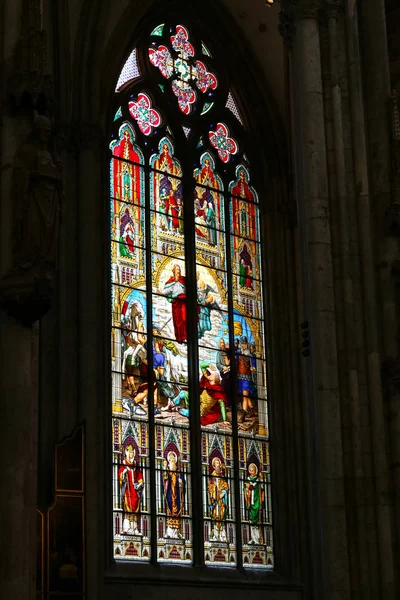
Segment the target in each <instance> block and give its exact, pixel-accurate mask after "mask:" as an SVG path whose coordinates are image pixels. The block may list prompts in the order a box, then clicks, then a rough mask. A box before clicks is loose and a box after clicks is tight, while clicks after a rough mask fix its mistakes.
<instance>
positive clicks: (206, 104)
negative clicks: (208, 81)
mask: <svg viewBox="0 0 400 600" xmlns="http://www.w3.org/2000/svg"><path fill="white" fill-rule="evenodd" d="M213 106H214V102H204V106H203V110H202V111H201V114H202V115H205V114H206V113H208V111H209V110H211V109H212V107H213Z"/></svg>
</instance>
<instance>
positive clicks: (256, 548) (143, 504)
mask: <svg viewBox="0 0 400 600" xmlns="http://www.w3.org/2000/svg"><path fill="white" fill-rule="evenodd" d="M138 47H140V48H146V49H147V50H146V52H145V53H144V54H143V56H142V57H141V62H140V64H141V65H146V72H148V73H151V74H152V75H151V77H149V78H148V80H147V79H146V78H141V79H136V78H135V77H131V75H129V76H128V75H127V64H128V61H129V60H131V62H132V54H133V53H132V54H131V55H130V57H129V58H128V61H127V63H126V64H125V66H124V68H123V70H122V72H121V76H120V78H119V86H117V90H119V89H120V88H121V89H122V91H118V92H117V94H116V99H115V109H114V112H113V114H114V115H115V116H114V120H113V133H112V139H111V143H110V217H111V218H110V232H111V244H110V246H111V279H112V286H111V288H112V289H111V309H112V329H111V371H112V399H111V401H112V446H113V553H114V557H115V559H116V560H117V561H131V562H141V561H142V562H146V561H147V562H149V561H152V562H153V563H169V564H193V563H196V564H205V565H207V566H209V567H214V566H226V567H231V568H237V567H246V568H253V569H254V568H256V569H264V570H267V569H271V568H272V567H273V540H272V512H271V481H270V460H269V456H270V453H269V426H268V397H267V387H268V386H267V355H266V343H265V322H264V300H263V283H262V282H263V278H262V248H261V241H260V240H261V229H260V208H259V197H258V194H257V191H256V190H255V188H254V187H253V184H252V173H251V171H250V167H249V163H248V161H247V158H246V157H245V155H244V154H243V152H244V151H245V146H244V141H243V140H244V136H243V125H242V124H241V123H239V122H238V120H237V115H235V116H236V118H233V115H232V112H234V111H232V108H231V107H230V106H229V102H231V101H233V96H232V95H231V92H229V90H226V91H224V89H223V88H222V86H221V87H220V86H219V84H218V77H217V74H218V63H217V62H216V61H215V59H214V58H213V57H212V55H211V53H210V52H209V50H208V49H207V46H205V43H204V42H203V41H202V38H201V37H199V35H198V32H197V31H196V30H195V29H192V28H191V27H189V26H187V25H186V24H181V23H164V24H162V25H157V26H156V27H155V28H154V29H153V30H149V32H148V35H147V39H144V40H143V43H142V44H141V45H140V46H138ZM138 52H139V50H137V51H135V54H134V60H135V64H137V62H136V61H137V60H138ZM213 55H215V52H214V51H213ZM199 57H201V60H200V59H199ZM208 60H210V61H212V62H210V63H208V62H205V61H208ZM146 61H147V62H146ZM130 64H131V63H130ZM130 74H132V71H130ZM129 80H132V81H131V82H130V84H129V85H128V81H129ZM165 80H167V81H165ZM121 81H122V83H120V82H121ZM124 84H126V85H124ZM122 86H123V87H122ZM160 87H161V88H162V93H161V92H160ZM220 95H221V96H222V97H221V98H220ZM164 102H165V106H164V104H163V103H164ZM170 106H175V107H177V110H176V113H175V114H176V117H175V118H174V119H173V120H171V119H170V120H168V119H167V115H169V114H170V111H169V108H168V107H170ZM221 106H225V107H228V108H230V110H231V112H229V110H227V109H226V108H224V109H223V110H222V109H221V108H220V107H221ZM235 106H236V105H235ZM246 151H247V152H248V151H249V149H248V148H247V149H246Z"/></svg>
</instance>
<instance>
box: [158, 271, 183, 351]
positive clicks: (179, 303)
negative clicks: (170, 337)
mask: <svg viewBox="0 0 400 600" xmlns="http://www.w3.org/2000/svg"><path fill="white" fill-rule="evenodd" d="M161 293H162V294H164V296H165V297H166V298H167V300H168V302H171V305H172V322H173V324H174V332H175V339H176V341H177V342H178V343H179V344H181V343H182V342H184V341H185V340H187V329H186V321H187V311H186V281H185V277H183V276H182V274H181V268H180V266H179V265H178V264H175V265H174V266H173V268H172V277H170V278H169V279H168V280H167V281H166V282H165V285H164V289H163V291H162V292H161Z"/></svg>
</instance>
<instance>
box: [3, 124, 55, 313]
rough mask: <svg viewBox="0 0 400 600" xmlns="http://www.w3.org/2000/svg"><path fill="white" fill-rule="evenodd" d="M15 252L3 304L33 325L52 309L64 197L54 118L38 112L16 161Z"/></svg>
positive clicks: (13, 187) (5, 279)
mask: <svg viewBox="0 0 400 600" xmlns="http://www.w3.org/2000/svg"><path fill="white" fill-rule="evenodd" d="M10 201H11V202H12V207H13V219H12V242H13V245H12V256H11V264H10V268H9V271H8V273H6V275H5V276H4V277H3V278H2V279H1V280H0V304H1V306H2V307H3V308H4V309H5V310H6V311H7V312H8V313H9V314H11V315H13V316H14V317H15V318H17V319H18V320H19V321H20V322H22V323H23V324H25V325H29V324H31V323H33V322H34V321H37V320H38V319H40V318H41V317H42V316H43V315H44V314H45V313H46V312H47V310H48V309H49V306H50V299H51V293H52V289H53V282H54V278H55V272H56V266H57V255H58V233H59V224H60V213H61V203H62V165H61V163H60V161H59V159H58V154H57V152H56V150H55V147H54V133H53V129H52V126H51V122H50V119H48V118H47V117H44V116H41V115H37V116H36V118H35V119H34V121H33V124H32V129H31V132H30V134H29V136H28V137H27V139H26V140H25V142H24V143H23V144H22V145H21V146H20V148H19V149H18V150H17V152H16V155H15V158H14V163H13V176H12V185H11V190H10Z"/></svg>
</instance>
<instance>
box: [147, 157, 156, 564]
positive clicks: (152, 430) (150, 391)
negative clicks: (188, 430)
mask: <svg viewBox="0 0 400 600" xmlns="http://www.w3.org/2000/svg"><path fill="white" fill-rule="evenodd" d="M150 177H151V171H150V169H149V168H148V169H146V175H145V239H146V296H147V323H146V326H147V336H146V337H147V368H148V397H147V398H148V427H149V432H148V435H149V462H150V507H151V511H150V512H151V514H150V523H151V530H150V539H151V562H152V563H153V564H156V563H157V538H158V533H157V499H156V452H155V419H154V381H155V379H154V369H153V318H152V317H153V296H152V293H153V277H152V268H151V264H152V263H151V214H150V204H151V203H150Z"/></svg>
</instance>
